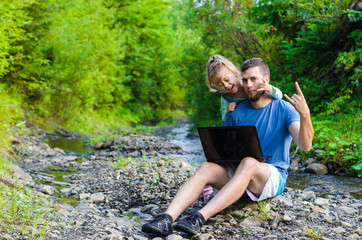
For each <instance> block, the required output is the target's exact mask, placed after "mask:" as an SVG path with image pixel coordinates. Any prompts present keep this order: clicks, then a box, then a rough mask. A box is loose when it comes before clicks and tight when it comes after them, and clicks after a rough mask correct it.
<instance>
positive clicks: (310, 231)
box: [303, 223, 324, 239]
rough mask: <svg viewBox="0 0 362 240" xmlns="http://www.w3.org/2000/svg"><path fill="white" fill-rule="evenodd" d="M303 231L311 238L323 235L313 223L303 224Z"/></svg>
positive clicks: (319, 237) (318, 237)
mask: <svg viewBox="0 0 362 240" xmlns="http://www.w3.org/2000/svg"><path fill="white" fill-rule="evenodd" d="M303 232H304V233H305V235H307V236H308V237H311V238H313V239H321V238H323V235H324V233H323V232H319V231H318V229H317V228H316V227H315V226H314V225H313V223H309V224H305V226H304V228H303Z"/></svg>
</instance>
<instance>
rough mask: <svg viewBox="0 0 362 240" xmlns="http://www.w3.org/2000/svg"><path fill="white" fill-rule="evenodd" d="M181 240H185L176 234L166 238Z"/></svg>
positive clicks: (167, 239)
mask: <svg viewBox="0 0 362 240" xmlns="http://www.w3.org/2000/svg"><path fill="white" fill-rule="evenodd" d="M180 239H183V237H182V236H180V235H176V234H171V235H168V236H167V237H166V240H180Z"/></svg>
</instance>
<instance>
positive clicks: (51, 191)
mask: <svg viewBox="0 0 362 240" xmlns="http://www.w3.org/2000/svg"><path fill="white" fill-rule="evenodd" d="M40 190H41V191H42V192H44V193H46V194H48V195H53V194H54V193H56V192H57V190H56V189H55V188H54V187H52V186H48V185H45V186H43V187H42V188H41V189H40Z"/></svg>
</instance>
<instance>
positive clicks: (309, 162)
mask: <svg viewBox="0 0 362 240" xmlns="http://www.w3.org/2000/svg"><path fill="white" fill-rule="evenodd" d="M316 161H317V160H316V159H314V158H308V159H307V160H306V161H305V163H306V164H307V165H309V164H312V163H315V162H316Z"/></svg>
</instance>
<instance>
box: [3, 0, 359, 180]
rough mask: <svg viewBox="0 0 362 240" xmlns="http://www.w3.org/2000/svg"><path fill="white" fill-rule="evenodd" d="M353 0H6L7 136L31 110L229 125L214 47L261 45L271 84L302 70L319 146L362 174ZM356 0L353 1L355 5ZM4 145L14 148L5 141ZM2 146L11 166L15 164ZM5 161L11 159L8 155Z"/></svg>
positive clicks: (35, 116)
mask: <svg viewBox="0 0 362 240" xmlns="http://www.w3.org/2000/svg"><path fill="white" fill-rule="evenodd" d="M356 3H358V1H355V2H353V1H352V2H350V1H347V0H337V1H322V0H312V1H310V0H274V1H269V0H258V1H246V0H200V1H198V0H193V1H192V0H179V1H167V0H142V1H141V0H122V1H121V0H90V1H84V0H38V1H36V0H3V1H1V3H0V114H1V118H0V134H1V135H0V141H1V144H2V146H3V149H6V147H7V146H9V142H10V136H11V135H12V134H13V133H12V129H13V128H14V126H19V125H21V123H23V122H24V121H25V120H27V121H30V122H34V123H36V124H37V125H38V126H40V127H42V128H45V129H52V128H54V127H55V126H63V127H66V128H68V129H71V130H74V131H76V132H80V133H86V134H94V133H96V132H99V131H106V130H108V129H115V128H125V127H127V126H129V125H131V124H136V123H144V122H149V121H158V122H160V121H161V123H168V122H172V121H174V120H175V119H177V118H178V117H180V116H189V117H190V119H191V120H192V122H193V123H194V126H206V125H220V123H221V120H220V119H221V117H220V110H219V98H220V94H219V93H211V92H210V91H209V89H208V87H207V85H206V83H205V74H206V72H205V70H206V63H207V60H208V58H209V57H210V56H211V55H213V54H221V55H224V56H225V57H227V58H229V59H230V60H232V61H233V62H234V63H235V64H237V65H238V66H240V64H241V63H242V62H243V61H244V60H246V59H248V58H251V57H262V58H264V60H265V61H266V62H267V63H268V64H269V65H270V68H271V84H273V85H274V86H276V87H278V88H279V89H281V91H282V92H283V93H286V94H288V95H291V94H293V93H294V92H295V86H294V82H295V81H298V82H299V84H300V86H301V88H302V91H303V93H304V96H305V97H306V99H307V102H308V104H309V106H310V109H311V112H312V116H313V117H312V119H313V124H314V128H315V140H314V145H313V149H314V150H318V151H312V152H311V153H308V154H309V155H307V153H301V154H302V155H303V157H308V156H312V155H313V157H317V158H320V159H323V161H324V162H325V163H328V164H332V165H334V169H335V170H336V172H343V173H348V174H352V175H359V176H362V161H361V158H362V157H361V156H362V151H361V139H362V137H361V113H360V105H361V101H360V95H361V87H360V81H361V75H362V67H361V62H362V41H361V40H362V35H361V32H362V12H361V11H359V10H358V9H355V10H354V9H353V8H354V7H355V6H356ZM353 4H354V5H353ZM3 152H4V151H3ZM7 162H8V160H7V157H6V155H4V154H3V155H2V157H1V160H0V163H1V166H3V167H2V168H6V167H4V166H5V165H6V164H7ZM0 168H1V167H0Z"/></svg>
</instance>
